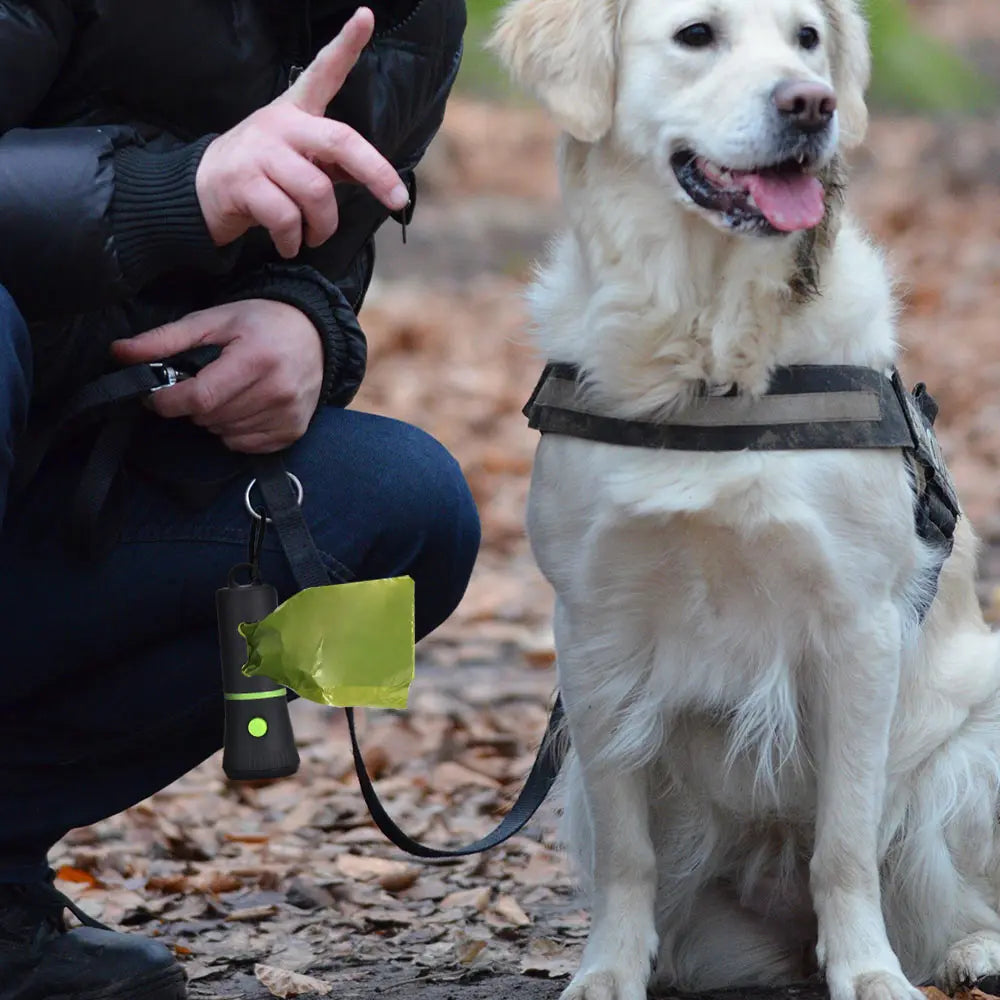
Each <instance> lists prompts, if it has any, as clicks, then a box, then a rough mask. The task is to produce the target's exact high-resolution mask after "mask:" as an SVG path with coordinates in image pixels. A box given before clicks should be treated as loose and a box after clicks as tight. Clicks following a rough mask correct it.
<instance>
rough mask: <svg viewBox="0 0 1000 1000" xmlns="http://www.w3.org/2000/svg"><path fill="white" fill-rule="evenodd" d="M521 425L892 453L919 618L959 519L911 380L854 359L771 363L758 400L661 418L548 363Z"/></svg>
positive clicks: (678, 443)
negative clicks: (932, 559)
mask: <svg viewBox="0 0 1000 1000" xmlns="http://www.w3.org/2000/svg"><path fill="white" fill-rule="evenodd" d="M523 412H524V415H525V416H526V417H527V418H528V423H529V425H530V426H531V427H533V428H535V429H536V430H539V431H541V432H542V433H543V434H562V435H566V436H569V437H578V438H585V439H586V440H589V441H599V442H601V443H603V444H611V445H621V446H625V447H638V448H656V449H665V450H674V451H714V452H727V451H743V450H754V451H794V450H805V449H824V448H890V449H899V450H900V451H901V453H902V454H903V455H904V456H905V457H906V460H907V462H908V463H909V465H910V468H911V471H912V482H913V493H914V502H913V519H914V526H915V529H916V533H917V535H918V537H920V538H921V539H923V540H924V541H925V542H927V543H929V544H930V545H931V546H933V548H934V549H935V550H936V553H937V557H938V558H937V560H936V563H935V565H933V566H931V567H930V568H929V570H928V572H929V574H930V579H929V580H928V581H927V586H925V587H923V588H920V594H919V596H918V597H917V598H916V603H915V606H914V611H915V613H916V616H917V619H918V620H919V621H923V620H924V618H925V617H926V615H927V612H928V611H929V610H930V607H931V605H932V604H933V602H934V598H935V596H936V594H937V586H938V581H939V578H940V574H941V569H942V567H943V566H944V563H945V560H947V558H948V556H949V555H951V550H952V546H953V544H954V534H955V528H956V526H957V524H958V519H959V517H960V516H961V506H960V504H959V502H958V493H957V491H956V490H955V485H954V483H953V482H952V480H951V476H950V475H949V473H948V467H947V465H946V464H945V461H944V456H943V455H942V454H941V449H940V446H939V445H938V441H937V437H936V436H935V434H934V420H935V418H936V416H937V403H935V402H934V398H933V397H932V396H931V395H930V394H929V393H928V392H927V387H926V386H925V385H924V384H923V383H920V384H919V385H917V387H916V388H915V389H914V391H913V392H912V393H909V392H907V391H906V387H905V386H904V385H903V380H902V379H901V378H900V375H899V372H897V371H896V370H895V369H893V370H892V371H890V372H880V371H877V370H875V369H873V368H864V367H860V366H855V365H791V366H788V367H785V368H778V369H776V370H775V372H774V374H773V375H772V378H771V382H770V385H769V386H768V390H767V392H766V393H765V394H764V395H763V396H761V397H758V398H751V397H742V396H739V395H737V394H736V392H735V391H734V390H730V391H728V392H727V393H725V395H721V396H720V395H711V394H709V393H708V392H707V391H706V392H703V393H702V395H700V396H698V397H697V398H696V399H695V400H694V401H693V402H692V403H691V404H690V405H689V406H688V407H687V408H686V409H684V410H682V411H681V412H679V413H676V414H672V415H671V416H670V418H669V419H666V420H648V419H647V420H627V419H623V418H621V417H618V416H615V415H613V414H612V413H611V412H610V408H609V407H608V405H607V403H606V402H604V401H603V400H602V399H601V398H600V395H599V394H598V393H596V392H594V391H592V390H591V388H590V387H589V386H588V383H587V378H586V373H584V372H582V371H581V369H580V368H579V367H577V366H576V365H570V364H563V363H560V362H550V363H549V364H547V365H546V366H545V369H544V371H543V372H542V375H541V378H540V379H539V380H538V384H537V385H536V386H535V391H534V392H533V393H532V394H531V398H530V399H529V400H528V402H527V403H526V404H525V407H524V411H523Z"/></svg>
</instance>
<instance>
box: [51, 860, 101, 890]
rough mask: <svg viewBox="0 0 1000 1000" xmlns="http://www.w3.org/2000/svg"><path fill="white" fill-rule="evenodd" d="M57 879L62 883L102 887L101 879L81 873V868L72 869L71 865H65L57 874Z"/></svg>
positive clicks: (88, 873) (87, 873)
mask: <svg viewBox="0 0 1000 1000" xmlns="http://www.w3.org/2000/svg"><path fill="white" fill-rule="evenodd" d="M56 878H57V879H59V881H60V882H78V883H80V884H82V885H89V886H94V887H99V886H100V885H101V881H100V879H98V878H97V877H96V876H94V875H91V873H90V872H85V871H81V870H80V869H79V868H72V867H70V866H69V865H63V866H62V867H61V868H60V869H59V870H58V871H57V872H56Z"/></svg>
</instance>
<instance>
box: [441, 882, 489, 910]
mask: <svg viewBox="0 0 1000 1000" xmlns="http://www.w3.org/2000/svg"><path fill="white" fill-rule="evenodd" d="M490 895H491V892H490V889H489V887H488V886H478V887H476V888H474V889H460V890H459V891H458V892H451V893H449V894H448V895H447V896H445V897H444V899H442V900H441V903H440V909H442V910H447V909H450V908H451V907H453V906H455V907H461V908H462V909H466V908H468V907H471V908H472V909H474V910H478V911H479V912H480V913H482V912H483V911H485V909H486V907H488V906H489V905H490Z"/></svg>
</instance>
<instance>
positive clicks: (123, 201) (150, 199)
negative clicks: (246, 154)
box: [111, 135, 239, 289]
mask: <svg viewBox="0 0 1000 1000" xmlns="http://www.w3.org/2000/svg"><path fill="white" fill-rule="evenodd" d="M214 138H215V136H214V135H207V136H203V137H202V138H201V139H199V140H198V141H197V142H193V143H191V144H190V145H188V146H183V147H181V148H180V149H176V150H171V151H170V152H168V153H159V152H150V151H149V150H147V149H144V148H143V147H141V146H126V147H124V148H122V149H119V150H118V151H117V152H116V153H115V154H114V156H115V193H114V197H113V199H112V203H111V226H112V230H113V233H114V238H115V246H116V249H117V253H118V260H119V262H120V264H121V269H122V273H123V274H124V275H125V278H126V280H127V281H128V282H129V284H130V285H132V287H134V288H137V289H138V288H142V287H143V286H144V285H146V284H148V283H149V282H150V281H152V280H153V279H154V278H157V277H159V276H160V275H161V274H164V273H166V272H168V271H170V270H173V269H175V268H184V269H194V270H199V271H205V272H208V273H209V274H225V273H226V272H227V271H228V270H229V269H230V268H231V267H232V265H233V263H234V261H235V259H236V255H237V252H238V243H239V241H237V242H236V243H231V244H230V245H229V246H227V247H222V248H220V247H217V246H216V245H215V243H213V242H212V237H211V235H210V234H209V232H208V227H207V226H206V224H205V218H204V216H203V215H202V212H201V204H200V202H199V201H198V192H197V191H196V189H195V174H196V173H197V171H198V164H199V163H200V162H201V157H202V155H203V154H204V152H205V149H206V148H207V147H208V144H209V143H210V142H211V141H212V140H213V139H214Z"/></svg>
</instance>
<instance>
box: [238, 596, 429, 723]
mask: <svg viewBox="0 0 1000 1000" xmlns="http://www.w3.org/2000/svg"><path fill="white" fill-rule="evenodd" d="M240 634H241V635H242V636H243V638H244V639H246V641H247V652H248V659H247V664H246V666H245V667H244V668H243V673H244V674H246V675H247V676H248V677H256V676H257V675H259V674H263V675H264V676H265V677H270V678H271V679H272V680H275V681H277V682H278V683H279V684H283V685H284V686H285V687H287V688H291V689H292V690H293V691H295V692H296V693H297V694H299V695H301V696H302V697H303V698H308V699H309V700H310V701H316V702H319V703H320V704H321V705H334V706H337V707H340V708H345V707H348V706H356V707H358V708H397V709H399V708H406V702H407V696H408V694H409V689H410V684H411V683H412V681H413V674H414V648H413V647H414V625H413V580H412V579H411V578H410V577H408V576H397V577H392V578H390V579H386V580H362V581H359V582H357V583H336V584H332V585H330V586H327V587H309V588H307V589H306V590H302V591H300V592H299V593H297V594H296V595H295V596H294V597H290V598H289V599H288V600H287V601H285V602H284V603H283V604H281V605H279V606H278V607H277V608H275V609H274V611H272V612H271V613H270V614H269V615H268V616H267V617H266V618H264V619H262V620H261V621H259V622H246V623H244V624H242V625H240Z"/></svg>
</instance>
